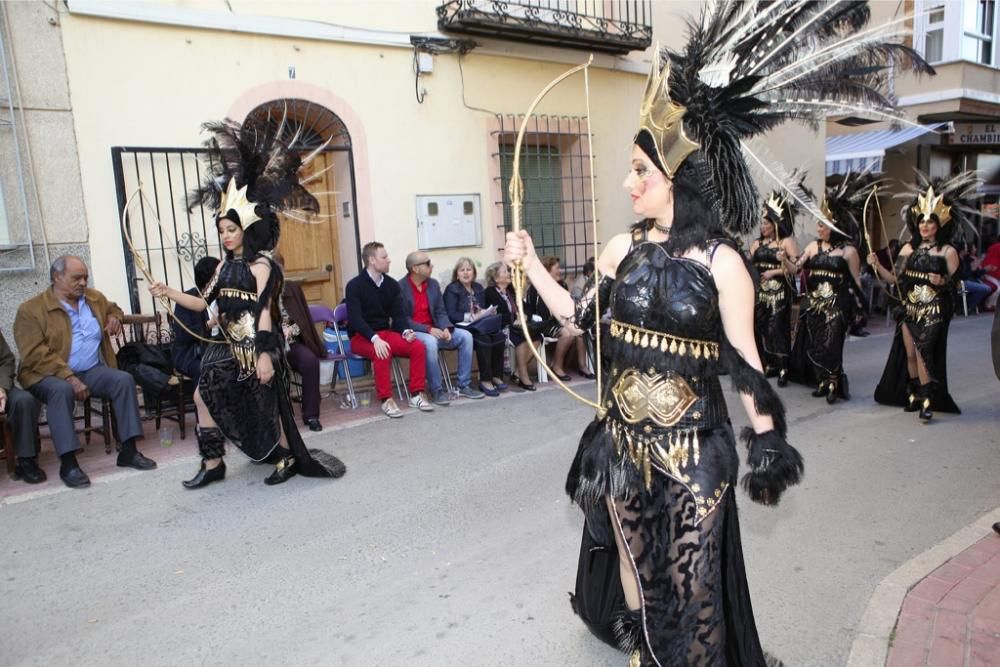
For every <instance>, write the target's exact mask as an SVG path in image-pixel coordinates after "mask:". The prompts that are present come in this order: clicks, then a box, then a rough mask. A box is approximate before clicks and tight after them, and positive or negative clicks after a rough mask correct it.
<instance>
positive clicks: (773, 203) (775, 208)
mask: <svg viewBox="0 0 1000 667" xmlns="http://www.w3.org/2000/svg"><path fill="white" fill-rule="evenodd" d="M765 206H767V207H768V208H769V209H771V212H772V213H774V215H775V216H777V217H778V218H779V219H780V218H781V217H782V216H783V215H784V213H785V199H784V197H779V196H778V195H776V194H774V193H773V192H772V193H771V194H770V196H769V197H768V198H767V202H765Z"/></svg>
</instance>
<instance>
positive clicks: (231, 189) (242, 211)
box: [218, 178, 260, 231]
mask: <svg viewBox="0 0 1000 667" xmlns="http://www.w3.org/2000/svg"><path fill="white" fill-rule="evenodd" d="M230 210H234V211H236V215H238V216H239V218H240V220H239V224H240V226H241V227H242V228H243V230H244V231H246V229H247V227H249V226H250V225H252V224H253V223H255V222H257V221H258V220H260V216H259V215H257V204H255V203H254V202H252V201H250V200H249V199H247V186H245V185H244V186H243V187H242V188H237V187H236V178H230V179H229V185H228V186H227V187H226V189H225V190H223V191H222V197H221V198H220V199H219V213H218V216H219V217H220V218H223V217H225V215H226V214H227V213H229V211H230ZM234 222H235V221H234Z"/></svg>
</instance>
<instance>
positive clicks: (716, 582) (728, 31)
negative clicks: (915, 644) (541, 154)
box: [505, 2, 919, 667]
mask: <svg viewBox="0 0 1000 667" xmlns="http://www.w3.org/2000/svg"><path fill="white" fill-rule="evenodd" d="M867 20H868V8H867V6H866V5H865V3H856V4H851V5H850V6H849V7H847V6H841V5H835V4H833V3H826V2H818V3H814V2H786V3H771V2H761V3H756V2H747V3H737V2H721V3H717V4H715V5H714V10H713V11H712V12H709V13H706V14H704V15H703V17H702V21H701V22H700V23H699V24H695V25H694V26H693V28H692V32H691V35H690V38H689V41H688V45H687V47H686V49H685V51H684V52H683V53H669V54H660V53H658V54H657V58H656V60H655V62H654V66H653V70H652V72H651V73H650V77H649V80H648V83H647V88H646V93H645V96H644V99H643V102H642V106H641V109H640V125H639V128H640V129H639V132H638V134H637V135H636V138H635V145H634V146H633V147H632V157H631V170H630V172H629V174H628V177H627V178H626V180H625V187H626V189H628V190H629V192H630V194H631V196H632V198H633V210H634V211H635V212H636V213H637V214H639V215H640V216H642V218H643V220H642V222H640V223H637V224H636V225H635V226H634V227H633V228H632V231H631V233H626V234H619V235H617V236H615V237H613V238H612V239H611V240H610V241H609V243H608V245H607V246H606V248H605V250H604V251H603V252H602V253H601V256H600V258H599V260H598V269H599V275H601V276H602V277H601V278H600V280H599V281H597V282H596V284H594V283H593V282H592V283H591V285H590V286H589V287H588V289H586V290H585V292H584V293H585V295H586V296H585V297H584V299H582V300H581V301H580V303H579V304H578V305H575V304H574V302H573V299H572V297H571V296H570V294H569V292H567V291H565V290H563V289H562V288H560V287H559V285H558V284H557V283H556V282H555V280H553V279H552V277H551V276H549V275H548V274H547V272H546V271H545V270H544V268H543V267H542V266H541V263H540V262H539V261H538V257H537V256H536V254H535V252H534V247H533V244H532V242H531V238H530V236H529V235H528V233H527V232H525V231H520V232H518V233H513V232H511V233H509V234H508V235H507V246H506V252H505V260H506V261H508V262H511V263H514V262H520V263H521V266H522V268H523V269H524V270H525V272H526V273H527V277H528V278H529V279H530V281H531V283H532V284H533V285H534V286H535V288H536V289H537V290H538V293H539V294H540V295H541V297H542V299H543V300H544V301H545V303H546V304H547V305H548V307H549V309H550V311H551V312H552V313H553V314H554V315H555V316H556V317H557V318H559V319H560V321H562V322H563V323H564V326H567V327H571V328H572V330H574V331H576V332H582V331H585V330H588V329H590V328H591V327H592V326H593V324H594V321H595V319H597V318H598V317H600V315H601V314H603V311H604V310H605V309H608V310H609V311H610V316H611V322H610V335H609V336H608V337H607V339H605V340H604V342H603V349H602V355H601V362H602V368H603V372H602V375H603V379H604V381H605V384H604V385H603V393H602V395H601V396H600V399H599V400H600V406H601V408H600V411H599V412H598V414H597V416H596V418H595V420H594V421H593V422H592V423H591V424H590V425H589V426H588V427H587V429H586V431H585V432H584V434H583V438H582V439H581V441H580V445H579V448H578V451H577V455H576V457H575V459H574V461H573V465H572V466H571V470H570V473H569V477H568V479H567V485H566V488H567V491H568V493H569V494H570V496H571V497H572V498H573V499H574V500H575V501H576V502H577V503H579V504H580V505H581V506H582V507H583V509H584V510H585V511H586V512H587V513H588V521H589V520H590V518H591V517H596V516H598V515H599V514H600V513H603V512H608V514H609V516H610V518H611V524H612V526H613V528H614V530H613V531H612V532H613V533H614V536H615V538H616V540H617V543H618V551H619V555H620V561H621V568H620V569H621V577H622V584H623V588H624V591H625V598H626V603H627V606H628V609H629V611H628V613H626V614H624V615H623V616H622V617H621V619H620V624H619V625H620V628H619V638H620V641H621V644H622V647H623V648H624V649H626V650H628V651H630V652H632V662H631V663H630V664H632V665H661V666H671V667H673V666H681V665H713V666H715V665H753V666H759V665H764V664H765V657H764V653H763V651H762V650H761V646H760V642H759V639H758V636H757V630H756V627H755V625H754V618H753V611H752V608H751V605H750V597H749V590H748V586H747V581H746V576H745V570H744V564H743V555H742V549H741V546H740V531H739V523H738V519H737V514H736V500H735V486H736V479H737V468H738V458H737V453H736V447H735V438H734V436H733V432H732V428H731V426H730V423H729V418H728V415H727V412H726V403H725V401H724V400H723V394H722V388H721V383H720V379H719V375H720V374H721V373H723V372H727V373H728V374H729V375H730V377H731V379H732V381H733V383H734V386H735V389H736V390H737V391H738V392H739V394H740V398H741V401H742V404H743V406H744V409H745V410H746V412H747V416H748V417H749V419H750V422H751V427H749V428H746V429H745V430H744V431H743V433H742V437H743V439H744V440H745V441H746V443H747V445H748V449H749V454H748V459H747V461H748V464H749V472H748V473H747V474H746V475H745V476H744V477H743V485H744V487H745V488H746V489H747V490H748V492H749V494H750V497H751V498H752V499H753V500H756V501H759V502H763V503H767V504H775V503H777V501H778V499H779V497H780V495H781V493H782V492H783V491H784V490H785V488H787V487H788V486H789V485H792V484H795V483H797V482H798V481H799V479H800V476H801V474H802V470H803V463H802V459H801V457H800V455H799V453H798V452H797V451H796V450H795V449H794V448H793V447H792V446H791V445H789V444H788V443H787V442H786V440H785V418H784V409H783V407H782V404H781V401H780V399H779V398H778V396H777V394H776V392H775V390H774V389H773V388H772V387H771V385H770V383H769V382H768V381H767V379H766V378H765V377H764V374H763V373H762V372H761V364H760V360H759V358H758V355H757V349H756V343H755V340H754V332H753V304H754V301H755V299H754V285H753V281H752V279H751V277H750V273H749V271H748V270H747V268H746V265H745V263H744V260H743V258H742V256H741V255H740V254H739V253H738V252H737V251H736V250H735V249H734V247H733V244H732V242H731V241H730V240H729V238H728V234H727V232H731V233H746V232H747V231H749V229H750V227H751V225H752V224H754V222H755V220H756V219H757V216H758V215H759V211H760V204H759V197H758V193H757V191H756V189H755V187H754V185H753V181H752V178H751V175H750V171H749V168H748V165H747V163H746V162H745V161H744V159H745V158H744V157H743V152H742V151H741V148H742V149H744V150H746V151H748V152H749V151H751V149H750V148H749V147H748V146H745V145H741V142H742V140H743V139H745V138H747V137H750V136H753V135H755V134H758V133H760V132H763V131H765V130H767V129H770V128H773V127H775V126H776V125H778V124H780V123H781V122H782V121H784V120H785V119H787V118H789V117H805V118H813V119H815V118H818V117H822V114H824V113H826V112H827V111H829V110H831V109H833V108H838V109H841V110H843V109H844V108H845V107H851V108H857V107H861V108H865V107H869V106H870V105H872V104H874V102H873V100H876V99H881V100H883V102H882V103H880V104H876V106H877V107H878V108H879V109H880V111H881V112H882V113H885V114H887V115H892V114H893V109H892V106H891V103H890V102H889V100H887V99H885V98H884V97H879V94H878V92H877V91H876V90H873V89H871V88H869V87H868V84H870V83H871V79H869V78H866V79H863V80H857V81H851V76H852V73H857V72H860V71H862V68H857V67H856V65H858V64H859V62H860V61H864V62H866V63H868V64H869V65H872V67H866V68H863V69H864V71H865V72H867V73H868V74H870V73H871V72H872V71H877V70H878V67H877V63H878V62H879V61H880V59H881V58H884V57H885V56H887V55H892V54H899V55H900V56H902V58H901V59H908V58H909V56H910V53H911V52H910V51H909V50H907V49H906V48H905V47H900V48H899V50H895V49H894V47H893V46H891V45H888V44H878V45H877V46H876V47H875V48H871V47H872V46H873V45H872V44H871V43H870V42H869V43H867V44H864V45H863V44H861V43H860V42H858V41H856V39H857V38H856V34H859V33H860V32H861V28H862V27H863V26H864V24H865V23H866V22H867ZM847 35H849V36H847ZM845 36H846V37H845ZM842 37H843V38H844V39H841V38H842ZM831 42H838V44H837V45H836V46H832V45H831ZM768 45H770V46H768ZM852 45H853V46H852ZM825 46H831V48H830V49H825V48H824V47H825ZM768 48H771V49H772V50H770V51H768V50H767V49H768ZM816 53H821V54H823V55H822V56H818V57H814V58H810V54H816ZM830 54H837V55H838V57H837V58H831V59H829V60H827V59H826V58H827V57H828V56H829V55H830ZM664 56H666V57H665V58H664ZM850 63H853V64H850ZM849 64H850V65H849ZM918 64H919V63H918ZM848 65H849V66H848ZM801 68H810V69H811V71H812V75H810V76H795V74H796V73H799V74H802V73H803V72H802V69H801ZM832 82H837V83H836V84H835V83H832ZM840 83H845V84H847V83H849V84H850V85H844V86H843V88H844V89H843V90H839V88H840ZM833 85H837V87H838V93H841V94H840V95H839V96H838V98H837V99H836V102H829V103H827V100H828V99H829V98H830V96H831V91H830V90H829V87H830V86H833ZM803 99H807V100H809V104H807V105H806V104H798V102H799V101H801V100H803ZM861 99H864V103H860V102H859V104H857V105H855V104H852V102H851V101H850V100H861ZM817 114H818V116H817ZM755 159H758V158H755ZM595 294H596V295H598V297H599V298H598V299H597V301H599V304H600V311H601V312H598V308H597V307H595V298H594V296H595Z"/></svg>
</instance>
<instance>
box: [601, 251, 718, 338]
mask: <svg viewBox="0 0 1000 667" xmlns="http://www.w3.org/2000/svg"><path fill="white" fill-rule="evenodd" d="M610 305H611V317H612V319H614V320H616V321H619V322H623V323H627V324H630V325H635V326H637V327H641V328H642V329H645V330H649V331H655V332H662V333H665V334H669V335H671V336H674V337H679V338H685V339H692V340H702V341H710V342H714V343H718V341H719V334H720V332H721V318H720V315H719V294H718V291H717V290H716V289H715V282H714V281H713V280H712V274H711V272H710V271H709V270H708V267H706V266H704V265H703V264H700V263H698V262H696V261H694V260H690V259H684V258H678V257H671V256H669V255H668V254H667V252H666V251H665V250H664V249H663V247H662V246H661V245H659V244H657V243H650V242H645V243H641V244H639V245H638V246H637V247H636V248H634V249H633V250H632V252H630V253H629V254H628V255H627V256H626V257H625V259H624V260H622V263H621V264H620V265H619V267H618V274H617V279H616V283H615V287H614V289H613V290H612V293H611V304H610ZM668 350H669V346H668ZM667 356H669V355H667Z"/></svg>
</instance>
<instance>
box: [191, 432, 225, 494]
mask: <svg viewBox="0 0 1000 667" xmlns="http://www.w3.org/2000/svg"><path fill="white" fill-rule="evenodd" d="M195 435H196V436H197V438H198V452H199V453H200V454H201V468H199V469H198V474H196V475H195V476H194V477H192V478H191V479H188V480H184V481H183V482H181V483H182V484H183V485H184V488H185V489H200V488H202V487H205V486H208V485H209V484H211V483H212V482H221V481H222V480H224V479H225V478H226V462H225V461H221V460H220V461H219V465H217V466H215V467H214V468H206V467H205V461H208V460H211V459H221V458H222V457H223V456H225V454H226V436H224V435H222V431H221V430H220V429H218V428H215V427H212V428H202V427H201V426H196V427H195Z"/></svg>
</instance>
